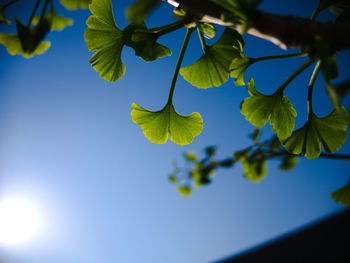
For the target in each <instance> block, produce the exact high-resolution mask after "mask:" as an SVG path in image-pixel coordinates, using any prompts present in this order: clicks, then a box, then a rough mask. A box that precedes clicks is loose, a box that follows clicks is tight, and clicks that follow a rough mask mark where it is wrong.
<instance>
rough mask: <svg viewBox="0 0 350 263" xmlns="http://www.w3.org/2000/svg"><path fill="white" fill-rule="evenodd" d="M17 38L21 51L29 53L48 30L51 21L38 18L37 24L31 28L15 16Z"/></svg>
mask: <svg viewBox="0 0 350 263" xmlns="http://www.w3.org/2000/svg"><path fill="white" fill-rule="evenodd" d="M15 20H16V28H17V34H18V38H19V40H20V42H21V45H22V48H23V51H24V52H26V53H28V54H30V53H32V52H34V51H35V50H36V48H37V47H38V46H39V45H40V43H41V42H42V40H43V39H44V38H45V36H46V34H47V33H48V32H49V31H50V26H51V21H50V20H47V19H41V20H39V23H38V25H36V26H35V27H33V28H31V27H29V26H25V25H23V23H22V22H21V21H20V20H19V19H18V17H15Z"/></svg>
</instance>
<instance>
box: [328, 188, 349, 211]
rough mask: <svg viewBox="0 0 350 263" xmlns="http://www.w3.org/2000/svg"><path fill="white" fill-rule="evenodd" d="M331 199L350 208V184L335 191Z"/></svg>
mask: <svg viewBox="0 0 350 263" xmlns="http://www.w3.org/2000/svg"><path fill="white" fill-rule="evenodd" d="M331 197H332V198H333V199H334V200H335V201H337V202H338V203H340V204H342V205H346V206H350V182H348V183H347V185H345V186H344V187H342V188H340V189H338V190H336V191H334V192H333V193H332V194H331Z"/></svg>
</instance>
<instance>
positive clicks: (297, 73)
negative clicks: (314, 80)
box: [277, 59, 314, 93]
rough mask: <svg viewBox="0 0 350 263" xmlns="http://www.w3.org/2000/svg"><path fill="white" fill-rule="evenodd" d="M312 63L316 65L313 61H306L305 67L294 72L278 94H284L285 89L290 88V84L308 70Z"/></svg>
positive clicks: (279, 89) (302, 66)
mask: <svg viewBox="0 0 350 263" xmlns="http://www.w3.org/2000/svg"><path fill="white" fill-rule="evenodd" d="M312 63H314V60H313V59H309V60H308V61H306V62H305V63H304V64H303V65H301V66H300V67H299V68H298V69H297V70H296V71H294V72H293V73H292V74H291V75H290V76H289V77H288V78H287V79H286V80H285V81H284V82H283V83H282V85H281V86H280V87H279V88H278V90H277V92H281V93H283V92H284V90H285V88H286V87H287V86H288V84H289V83H291V82H292V80H294V79H295V78H296V77H297V76H298V75H299V74H300V73H301V72H303V71H304V70H305V69H307V68H308V67H309V66H310V65H311V64H312Z"/></svg>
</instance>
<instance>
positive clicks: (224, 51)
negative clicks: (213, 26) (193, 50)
mask: <svg viewBox="0 0 350 263" xmlns="http://www.w3.org/2000/svg"><path fill="white" fill-rule="evenodd" d="M241 42H243V39H242V37H241V35H240V34H238V33H237V32H236V31H234V30H232V29H228V28H227V29H225V31H224V33H223V34H222V36H221V37H220V39H219V40H218V41H217V42H216V43H215V44H213V45H211V46H206V47H205V52H204V54H203V55H202V56H201V57H200V58H199V59H198V60H197V61H196V62H194V63H193V64H191V65H189V66H186V67H184V68H182V69H181V70H180V74H181V75H182V76H183V78H184V79H185V80H186V81H188V82H190V83H191V84H192V85H193V86H196V87H198V88H201V89H206V88H210V87H214V86H215V87H218V86H220V85H221V84H223V83H225V82H226V81H227V80H228V78H229V69H230V65H231V62H232V60H233V59H234V58H235V57H236V56H239V55H240V54H239V52H237V50H238V49H237V47H239V46H240V43H241ZM235 47H236V48H235Z"/></svg>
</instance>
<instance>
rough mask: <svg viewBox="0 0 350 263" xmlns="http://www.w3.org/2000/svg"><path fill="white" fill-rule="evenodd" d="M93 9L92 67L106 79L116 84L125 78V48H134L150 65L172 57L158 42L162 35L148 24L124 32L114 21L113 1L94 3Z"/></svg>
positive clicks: (90, 27) (90, 31)
mask: <svg viewBox="0 0 350 263" xmlns="http://www.w3.org/2000/svg"><path fill="white" fill-rule="evenodd" d="M89 8H90V11H91V13H92V14H93V15H92V16H90V17H89V18H88V20H87V22H86V24H87V26H88V28H87V29H86V30H85V33H84V37H85V42H86V45H87V47H88V49H89V51H95V50H96V52H95V54H93V55H92V57H91V59H90V64H91V65H92V67H93V68H94V69H95V70H96V71H97V72H100V76H101V77H102V78H104V79H105V80H107V81H110V82H114V81H116V80H117V79H119V78H122V77H123V75H124V73H125V66H124V64H123V62H122V60H121V52H122V49H123V47H124V45H126V46H129V47H131V48H133V49H134V50H135V54H136V55H137V56H140V57H141V58H142V59H143V60H145V61H147V62H149V61H153V60H155V59H157V58H159V57H164V56H169V55H171V50H170V49H169V48H167V47H165V46H163V45H161V44H159V43H157V42H156V40H157V38H158V35H157V34H155V33H153V32H151V31H150V30H148V29H147V28H146V26H145V25H144V24H142V25H139V26H135V25H129V26H127V27H126V28H124V30H123V31H122V30H120V29H119V28H118V27H117V26H116V24H115V21H114V16H113V10H112V3H111V0H99V1H98V0H93V1H92V3H91V5H90V6H89ZM141 37H142V38H141Z"/></svg>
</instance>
